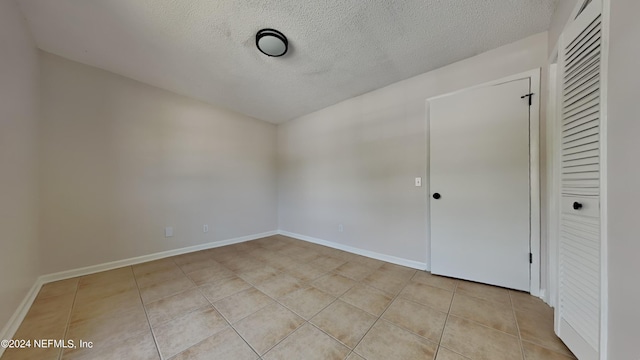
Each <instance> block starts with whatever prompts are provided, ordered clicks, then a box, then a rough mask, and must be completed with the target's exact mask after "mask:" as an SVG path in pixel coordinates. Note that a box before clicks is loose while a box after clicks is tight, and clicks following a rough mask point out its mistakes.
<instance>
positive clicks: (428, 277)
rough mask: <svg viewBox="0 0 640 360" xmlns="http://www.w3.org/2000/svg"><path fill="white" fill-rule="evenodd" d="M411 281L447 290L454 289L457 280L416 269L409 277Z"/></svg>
mask: <svg viewBox="0 0 640 360" xmlns="http://www.w3.org/2000/svg"><path fill="white" fill-rule="evenodd" d="M411 281H415V282H418V283H421V284H424V285H429V286H433V287H437V288H440V289H444V290H448V291H454V290H455V289H456V284H457V283H458V280H456V279H452V278H448V277H444V276H438V275H432V274H431V273H430V272H426V271H416V273H415V275H413V277H412V278H411Z"/></svg>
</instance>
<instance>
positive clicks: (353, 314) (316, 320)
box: [310, 300, 376, 349]
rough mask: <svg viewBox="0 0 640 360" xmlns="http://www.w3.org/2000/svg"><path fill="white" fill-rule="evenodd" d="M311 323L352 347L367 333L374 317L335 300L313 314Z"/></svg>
mask: <svg viewBox="0 0 640 360" xmlns="http://www.w3.org/2000/svg"><path fill="white" fill-rule="evenodd" d="M310 321H311V323H312V324H313V325H315V326H317V327H318V328H320V329H321V330H322V331H324V332H326V333H327V334H329V335H331V336H333V337H334V338H336V339H337V340H339V341H340V342H341V343H343V344H345V345H347V346H348V347H349V348H351V349H353V347H354V346H356V345H357V344H358V342H359V341H360V339H362V337H363V336H364V335H365V334H366V333H367V331H368V330H369V329H370V328H371V326H372V325H373V323H374V322H375V321H376V317H375V316H373V315H371V314H369V313H367V312H365V311H362V310H360V309H358V308H357V307H355V306H353V305H349V304H347V303H345V302H343V301H341V300H337V301H336V302H334V303H333V304H331V305H329V306H328V307H327V308H325V309H324V310H322V311H321V312H320V313H319V314H318V315H316V316H314V317H313V318H312V319H311V320H310Z"/></svg>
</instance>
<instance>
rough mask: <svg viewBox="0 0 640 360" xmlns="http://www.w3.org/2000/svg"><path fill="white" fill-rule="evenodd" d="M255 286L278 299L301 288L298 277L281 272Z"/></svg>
mask: <svg viewBox="0 0 640 360" xmlns="http://www.w3.org/2000/svg"><path fill="white" fill-rule="evenodd" d="M256 287H257V288H258V290H260V291H262V292H263V293H265V294H267V295H269V296H271V297H273V298H276V299H279V298H282V297H284V296H287V295H289V294H291V293H292V292H294V291H297V290H300V289H302V288H303V285H302V282H301V281H300V279H298V278H296V277H293V276H291V275H287V274H284V273H283V274H278V275H276V276H274V277H272V278H269V279H267V280H265V281H263V282H260V283H258V284H256Z"/></svg>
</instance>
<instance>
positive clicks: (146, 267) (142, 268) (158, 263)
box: [131, 258, 176, 276]
mask: <svg viewBox="0 0 640 360" xmlns="http://www.w3.org/2000/svg"><path fill="white" fill-rule="evenodd" d="M173 259H174V258H165V259H160V260H154V261H149V262H146V263H142V264H137V265H133V266H132V267H131V269H132V270H133V273H134V274H135V276H143V275H145V274H150V273H153V272H156V271H162V270H165V269H168V268H173V267H175V266H176V263H175V261H173Z"/></svg>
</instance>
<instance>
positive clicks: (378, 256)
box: [278, 230, 427, 270]
mask: <svg viewBox="0 0 640 360" xmlns="http://www.w3.org/2000/svg"><path fill="white" fill-rule="evenodd" d="M278 234H280V235H284V236H288V237H291V238H294V239H298V240H303V241H307V242H311V243H314V244H318V245H323V246H328V247H330V248H334V249H338V250H343V251H347V252H350V253H353V254H357V255H362V256H366V257H370V258H373V259H377V260H381V261H386V262H390V263H392V264H397V265H402V266H406V267H410V268H413V269H418V270H425V269H426V268H427V264H426V263H423V262H419V261H414V260H408V259H404V258H399V257H396V256H391V255H385V254H380V253H377V252H374V251H369V250H364V249H359V248H355V247H352V246H348V245H343V244H339V243H335V242H332V241H327V240H322V239H318V238H314V237H311V236H306V235H300V234H295V233H292V232H288V231H284V230H278Z"/></svg>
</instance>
